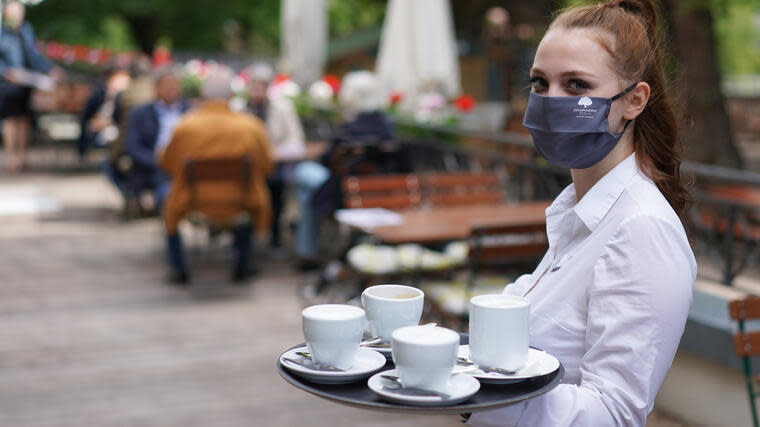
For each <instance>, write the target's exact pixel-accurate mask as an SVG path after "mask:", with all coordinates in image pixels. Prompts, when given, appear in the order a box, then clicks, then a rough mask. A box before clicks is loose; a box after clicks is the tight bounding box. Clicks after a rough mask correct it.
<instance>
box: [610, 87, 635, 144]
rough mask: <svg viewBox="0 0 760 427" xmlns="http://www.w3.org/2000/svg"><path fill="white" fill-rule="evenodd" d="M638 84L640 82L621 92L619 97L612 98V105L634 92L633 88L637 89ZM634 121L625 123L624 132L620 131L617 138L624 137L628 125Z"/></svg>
mask: <svg viewBox="0 0 760 427" xmlns="http://www.w3.org/2000/svg"><path fill="white" fill-rule="evenodd" d="M638 84H639V83H638V82H636V83H634V84H632V85H630V86H628V87H627V88H625V89H624V90H623V91H622V92H620V93H619V94H617V95H615V96H613V97H612V98H610V103H612V102H615V101H616V100H618V99H620V98H621V97H623V96H625V95H627V94H628V92H630V91H632V90H633V88H635V87H636V86H637V85H638ZM632 121H633V120H628V121H627V122H625V126H623V130H622V131H620V133H619V134H617V137H618V138H620V137H622V136H623V134H624V133H625V130H626V129H627V128H628V125H630V124H631V122H632ZM613 135H614V134H613Z"/></svg>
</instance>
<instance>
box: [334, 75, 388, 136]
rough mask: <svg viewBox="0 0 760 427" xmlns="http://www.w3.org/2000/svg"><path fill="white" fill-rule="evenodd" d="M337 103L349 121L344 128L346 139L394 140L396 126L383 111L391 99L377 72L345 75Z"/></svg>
mask: <svg viewBox="0 0 760 427" xmlns="http://www.w3.org/2000/svg"><path fill="white" fill-rule="evenodd" d="M338 102H339V103H340V109H341V112H342V113H343V117H344V118H345V119H346V124H345V126H344V127H343V134H344V135H345V136H346V137H349V138H356V137H367V136H369V137H374V138H376V139H377V140H386V139H391V138H392V137H393V127H392V125H391V122H390V121H389V120H388V118H387V117H386V115H385V113H384V112H383V110H385V109H386V108H387V107H388V96H387V94H386V93H385V91H384V90H383V87H382V85H381V83H380V80H379V79H378V78H377V75H375V73H372V72H370V71H354V72H351V73H348V74H346V76H345V77H344V78H343V83H342V85H341V91H340V94H339V96H338Z"/></svg>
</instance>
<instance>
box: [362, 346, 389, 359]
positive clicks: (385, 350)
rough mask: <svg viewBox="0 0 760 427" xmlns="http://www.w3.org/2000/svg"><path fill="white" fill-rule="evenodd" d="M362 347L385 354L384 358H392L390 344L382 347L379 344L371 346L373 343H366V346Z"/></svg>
mask: <svg viewBox="0 0 760 427" xmlns="http://www.w3.org/2000/svg"><path fill="white" fill-rule="evenodd" d="M362 347H364V348H368V349H370V350H374V351H376V352H378V353H380V354H382V355H383V356H385V358H386V359H388V360H392V359H393V352H392V350H391V345H390V344H388V345H387V346H385V345H384V346H382V347H381V346H373V345H366V346H364V345H363V346H362Z"/></svg>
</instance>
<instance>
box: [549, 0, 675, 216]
mask: <svg viewBox="0 0 760 427" xmlns="http://www.w3.org/2000/svg"><path fill="white" fill-rule="evenodd" d="M557 27H559V28H598V29H601V30H603V31H606V32H607V33H609V34H610V35H612V36H613V39H612V40H610V39H609V38H607V37H600V38H599V43H600V44H601V45H602V47H603V48H604V49H605V50H606V51H607V52H609V54H610V55H611V56H612V59H613V61H612V62H613V66H614V67H615V69H616V71H617V73H618V75H619V76H620V77H621V78H622V79H623V80H624V81H626V82H627V83H626V85H627V84H631V83H635V82H642V81H643V82H647V83H648V84H649V86H650V88H651V94H650V97H649V102H648V103H647V106H646V108H644V110H643V111H642V112H641V114H640V115H639V116H638V117H637V118H636V120H635V123H634V129H633V132H634V133H633V141H634V143H633V144H634V150H635V152H636V160H637V162H638V164H639V167H640V168H641V170H642V171H643V172H644V173H645V174H646V175H647V176H649V178H651V179H652V181H654V183H655V184H657V188H659V190H660V192H662V194H663V195H664V196H665V198H666V199H667V200H668V202H669V203H670V206H672V207H673V210H675V211H676V213H677V214H679V215H680V214H682V212H683V209H684V207H685V205H686V203H687V202H688V200H689V192H688V191H687V189H686V187H685V185H684V183H683V181H682V179H681V175H680V171H679V169H680V165H681V143H680V140H679V138H678V126H677V124H676V118H675V114H674V112H673V108H672V105H671V103H670V100H669V99H668V96H667V93H666V92H665V81H664V78H663V72H662V67H661V63H662V54H661V46H660V44H659V41H658V39H657V10H656V8H655V6H654V4H653V3H652V0H609V1H606V2H603V3H600V4H596V5H591V6H581V7H574V8H569V9H566V10H564V11H562V12H561V13H560V14H559V15H558V16H557V17H556V18H555V20H554V22H552V24H551V26H550V27H549V29H550V30H551V29H552V28H557ZM610 41H612V42H613V43H612V45H611V44H610Z"/></svg>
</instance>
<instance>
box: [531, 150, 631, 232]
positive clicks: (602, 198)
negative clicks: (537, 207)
mask: <svg viewBox="0 0 760 427" xmlns="http://www.w3.org/2000/svg"><path fill="white" fill-rule="evenodd" d="M637 172H638V166H637V165H636V154H631V155H630V156H628V157H627V158H626V159H625V160H623V161H622V162H620V163H619V164H618V165H617V166H615V167H614V168H613V169H612V170H611V171H609V172H607V174H606V175H604V176H603V177H602V178H601V179H600V180H599V181H597V183H596V184H594V186H593V187H591V189H590V190H589V191H588V192H587V193H586V195H585V196H583V198H582V199H581V201H580V202H578V201H577V200H576V194H575V186H574V185H573V184H570V185H568V186H567V187H566V188H565V189H564V190H563V191H562V193H560V195H559V196H557V198H556V199H555V200H554V202H553V203H552V204H551V206H549V207H548V208H547V209H546V225H547V234H549V235H550V236H552V235H555V234H557V232H558V231H560V230H559V228H560V227H561V224H562V220H563V218H564V216H565V214H566V213H567V212H569V211H572V212H573V213H575V215H576V216H577V217H578V218H579V219H580V220H581V221H582V222H583V224H584V225H585V226H586V228H588V229H589V231H593V230H594V229H595V228H596V227H597V226H598V225H599V223H600V222H601V221H602V219H603V218H604V217H605V216H606V215H607V212H609V211H610V209H611V208H612V205H613V204H615V201H617V199H618V198H619V197H620V195H621V194H622V193H623V190H625V187H626V185H627V184H628V181H630V179H631V178H632V177H633V176H634V175H635V174H636V173H637Z"/></svg>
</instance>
